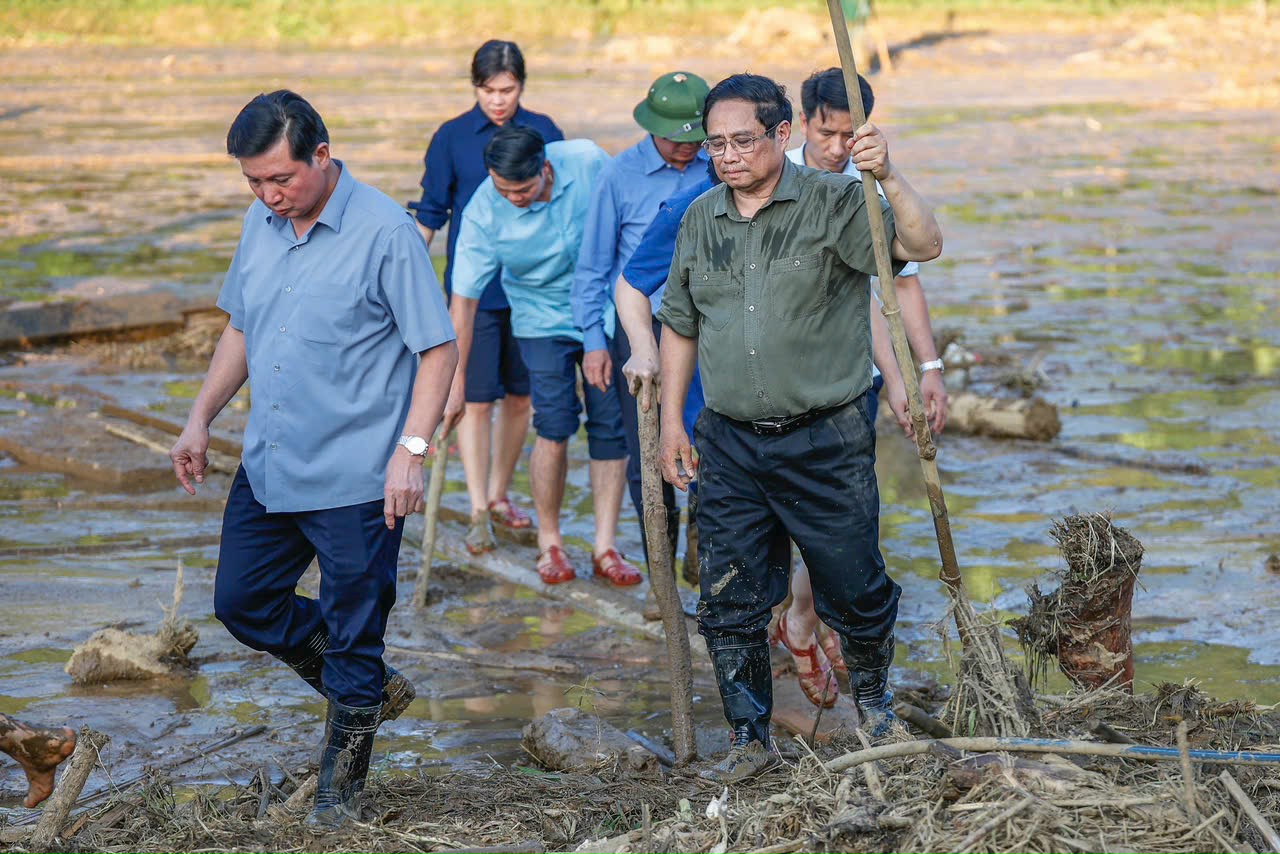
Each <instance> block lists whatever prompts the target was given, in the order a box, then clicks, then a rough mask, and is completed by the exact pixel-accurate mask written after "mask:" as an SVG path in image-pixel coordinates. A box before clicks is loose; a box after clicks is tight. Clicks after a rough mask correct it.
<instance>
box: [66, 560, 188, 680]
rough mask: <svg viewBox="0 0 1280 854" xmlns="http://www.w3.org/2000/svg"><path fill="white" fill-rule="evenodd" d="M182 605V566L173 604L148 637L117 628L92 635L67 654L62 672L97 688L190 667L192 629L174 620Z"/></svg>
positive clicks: (164, 609) (182, 619) (184, 620)
mask: <svg viewBox="0 0 1280 854" xmlns="http://www.w3.org/2000/svg"><path fill="white" fill-rule="evenodd" d="M181 605H182V563H181V562H179V563H178V571H177V577H176V578H175V580H174V585H173V604H172V605H171V606H169V607H163V606H162V609H163V611H164V619H163V620H161V621H160V626H159V628H157V629H156V631H155V632H154V633H152V634H145V635H138V634H134V633H133V632H130V631H126V630H123V629H117V628H106V629H102V630H100V631H97V632H94V634H93V635H92V636H91V637H90V638H89V639H88V640H87V641H85V642H84V643H82V644H80V645H79V646H78V647H76V648H75V650H74V651H73V652H72V653H71V659H70V660H69V661H68V662H67V664H66V667H65V670H66V672H67V674H68V675H69V676H70V677H71V680H72V681H73V682H76V683H78V684H81V685H100V684H103V683H105V682H116V681H123V680H145V679H155V678H157V677H162V676H171V675H174V674H175V673H177V672H179V671H180V670H181V669H183V668H185V667H187V666H188V665H189V664H190V660H189V658H188V656H189V655H190V653H191V650H192V649H194V648H195V645H196V643H197V642H198V641H199V640H200V633H199V632H198V631H197V630H196V627H195V626H193V625H191V623H190V622H189V621H188V620H186V619H185V618H183V617H179V616H178V608H179V607H180V606H181Z"/></svg>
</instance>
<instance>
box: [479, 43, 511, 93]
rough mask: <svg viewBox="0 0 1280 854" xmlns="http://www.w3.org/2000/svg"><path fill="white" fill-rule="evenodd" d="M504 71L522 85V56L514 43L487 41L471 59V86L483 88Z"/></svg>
mask: <svg viewBox="0 0 1280 854" xmlns="http://www.w3.org/2000/svg"><path fill="white" fill-rule="evenodd" d="M504 71H506V72H510V73H511V76H512V77H514V78H515V79H516V80H518V81H520V85H521V86H523V85H524V54H523V53H521V52H520V46H519V45H518V44H516V43H515V42H504V41H500V40H499V39H489V41H487V42H485V43H484V44H482V45H480V49H479V50H477V51H476V55H475V56H473V57H471V85H472V86H483V85H484V84H485V82H486V81H488V80H492V79H493V78H494V77H497V76H498V75H499V74H501V73H503V72H504Z"/></svg>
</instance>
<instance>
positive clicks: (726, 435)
mask: <svg viewBox="0 0 1280 854" xmlns="http://www.w3.org/2000/svg"><path fill="white" fill-rule="evenodd" d="M872 418H873V416H872V414H871V409H870V398H869V393H867V394H863V395H861V396H860V397H858V398H857V399H855V400H854V401H852V402H851V403H849V404H848V405H846V406H844V407H843V408H841V409H839V410H836V411H834V412H832V413H830V414H827V415H824V416H823V417H821V418H819V419H818V420H817V421H814V422H813V423H812V424H809V425H807V426H804V427H800V428H798V429H796V430H793V431H791V432H789V433H786V434H784V435H781V436H760V435H757V434H756V433H754V432H753V431H752V430H751V429H750V428H749V427H745V426H743V425H742V424H740V423H738V422H734V421H731V420H729V419H728V418H725V417H724V416H722V415H720V414H718V413H716V412H713V411H712V410H710V409H705V410H703V413H702V415H701V416H699V418H698V423H697V426H696V427H695V430H694V432H695V436H696V443H697V447H698V452H699V455H700V457H699V464H698V533H699V540H698V561H699V564H700V571H701V585H702V599H701V601H700V602H699V604H698V629H699V631H700V632H701V634H702V635H703V636H704V637H706V638H707V639H708V640H709V641H715V640H719V639H727V638H730V637H739V638H742V639H744V640H748V641H758V640H761V639H763V637H764V635H765V630H766V629H767V627H768V625H769V617H770V610H771V609H772V608H774V607H775V606H776V605H778V604H779V603H781V602H782V600H783V599H785V598H786V595H787V590H788V586H789V580H790V548H789V544H788V541H789V540H794V541H795V543H796V545H797V546H798V547H799V549H800V553H801V556H802V557H803V558H804V562H805V566H807V567H808V569H809V576H810V579H811V581H812V583H813V596H814V605H815V608H816V610H817V612H818V616H819V617H820V618H821V619H822V621H823V622H824V623H826V624H827V625H828V626H830V627H831V628H832V629H833V630H834V631H836V632H837V633H839V634H841V635H844V636H845V637H847V638H849V639H850V640H852V641H855V642H868V643H870V642H880V641H882V640H883V639H885V638H886V637H888V636H889V634H890V633H891V632H892V631H893V625H894V622H895V620H896V619H897V615H898V598H899V596H900V595H901V592H902V591H901V588H899V587H898V585H897V584H896V583H895V582H894V581H893V580H892V579H890V578H889V576H888V575H887V574H886V572H885V565H884V559H883V558H882V557H881V555H880V545H879V537H880V493H879V490H878V489H877V487H876V474H875V423H874V421H873V420H872Z"/></svg>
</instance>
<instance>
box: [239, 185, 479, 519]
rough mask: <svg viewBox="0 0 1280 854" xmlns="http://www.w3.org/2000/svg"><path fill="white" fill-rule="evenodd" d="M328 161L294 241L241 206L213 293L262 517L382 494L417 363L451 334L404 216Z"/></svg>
mask: <svg viewBox="0 0 1280 854" xmlns="http://www.w3.org/2000/svg"><path fill="white" fill-rule="evenodd" d="M338 166H339V168H340V169H341V170H342V171H341V174H340V175H339V177H338V183H337V186H336V187H335V188H334V191H333V193H332V195H330V196H329V200H328V201H327V202H326V203H325V206H324V210H323V211H322V212H321V214H320V218H319V219H318V220H317V221H316V223H315V225H313V226H312V227H311V229H310V231H308V232H307V233H306V234H304V235H303V236H302V237H296V236H295V235H294V231H293V223H292V222H290V221H289V220H288V219H284V218H282V217H278V216H275V215H274V214H272V212H271V210H270V209H269V208H268V207H267V206H266V205H264V204H263V203H262V202H261V201H258V200H255V201H254V203H253V204H252V205H250V206H249V211H248V213H246V214H245V218H244V227H243V230H242V231H241V234H240V244H239V245H238V246H237V247H236V254H235V258H234V259H232V261H231V268H230V270H228V271H227V277H226V280H225V281H224V282H223V285H222V292H221V293H220V294H219V295H218V307H219V308H221V309H222V310H223V311H225V312H227V314H229V315H231V326H232V327H233V328H235V329H238V330H240V331H241V332H243V333H244V341H245V348H246V355H247V359H248V363H249V386H250V389H251V391H252V396H253V400H252V405H251V407H250V410H249V423H248V426H247V427H246V428H245V433H244V456H243V464H244V470H245V474H247V475H248V477H249V485H250V486H252V487H253V494H254V497H255V498H257V500H258V501H259V503H261V504H262V505H264V506H265V507H266V508H267V512H269V513H298V512H304V511H308V510H324V509H329V508H333V507H346V506H349V505H352V504H363V503H364V502H366V501H374V500H378V499H381V498H382V497H383V488H384V485H385V473H386V467H387V461H388V460H389V459H390V457H391V453H392V451H394V450H395V447H396V440H397V439H398V438H399V437H400V430H401V427H402V426H403V425H404V419H405V416H406V415H408V412H409V401H410V399H411V397H412V394H413V381H414V377H415V375H416V374H417V369H418V358H417V355H416V354H418V353H421V352H423V351H424V350H429V349H431V348H432V347H435V346H437V345H439V344H444V343H446V342H448V341H452V340H453V338H454V335H453V325H452V324H451V323H450V322H449V314H448V310H447V309H446V308H445V303H444V295H443V293H442V292H441V288H440V282H439V280H438V279H437V278H436V274H435V271H434V270H433V269H432V267H431V261H430V259H429V258H428V257H427V247H426V244H425V243H423V241H422V236H421V234H419V232H418V228H417V226H416V225H414V222H413V219H412V218H411V217H410V216H409V214H408V213H407V212H406V211H405V210H404V208H402V207H400V205H398V204H397V203H396V202H394V201H392V200H391V199H390V198H388V197H387V196H385V195H383V194H382V193H380V192H378V191H377V190H375V189H373V188H372V187H369V186H367V185H365V184H361V183H360V182H359V181H357V180H355V179H354V178H352V177H351V173H350V172H349V171H348V170H347V169H346V168H345V167H344V166H343V165H342V164H341V163H339V164H338Z"/></svg>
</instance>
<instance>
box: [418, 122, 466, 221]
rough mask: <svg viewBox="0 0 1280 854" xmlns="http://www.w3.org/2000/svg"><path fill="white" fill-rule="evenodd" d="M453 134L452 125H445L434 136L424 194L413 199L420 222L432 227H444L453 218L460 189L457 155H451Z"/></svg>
mask: <svg viewBox="0 0 1280 854" xmlns="http://www.w3.org/2000/svg"><path fill="white" fill-rule="evenodd" d="M449 136H450V133H449V128H448V126H445V127H442V128H440V130H438V131H437V132H436V134H435V136H433V137H431V142H430V144H429V145H427V154H426V157H424V158H423V163H424V166H425V169H424V170H423V173H422V198H421V199H419V200H418V201H417V202H410V203H409V208H410V209H411V210H413V211H414V215H415V216H416V217H417V218H418V222H420V223H422V224H423V225H424V226H426V227H427V228H430V229H432V230H439V229H441V228H443V227H444V224H445V223H447V222H448V221H449V215H450V214H451V213H452V212H453V202H454V198H455V196H456V191H457V175H456V173H455V172H454V169H453V158H452V157H450V156H449V148H450V146H449Z"/></svg>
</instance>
